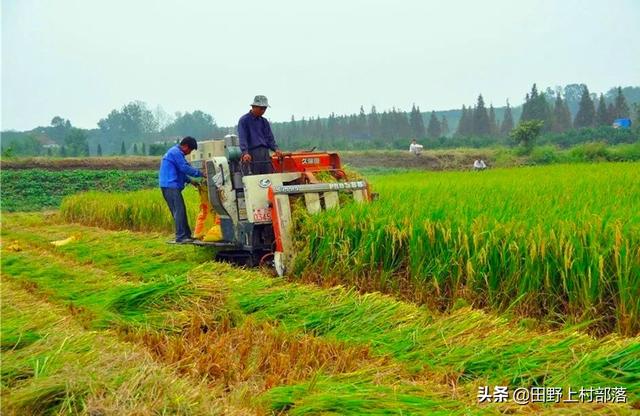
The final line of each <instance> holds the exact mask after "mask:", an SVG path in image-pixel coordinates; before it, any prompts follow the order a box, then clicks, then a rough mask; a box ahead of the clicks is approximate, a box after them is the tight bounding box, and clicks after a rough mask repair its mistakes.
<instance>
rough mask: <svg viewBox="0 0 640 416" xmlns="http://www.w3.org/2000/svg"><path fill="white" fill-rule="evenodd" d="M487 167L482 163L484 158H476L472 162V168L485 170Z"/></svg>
mask: <svg viewBox="0 0 640 416" xmlns="http://www.w3.org/2000/svg"><path fill="white" fill-rule="evenodd" d="M486 168H487V164H486V163H484V160H482V159H480V160H478V159H476V160H475V162H473V169H474V170H485V169H486Z"/></svg>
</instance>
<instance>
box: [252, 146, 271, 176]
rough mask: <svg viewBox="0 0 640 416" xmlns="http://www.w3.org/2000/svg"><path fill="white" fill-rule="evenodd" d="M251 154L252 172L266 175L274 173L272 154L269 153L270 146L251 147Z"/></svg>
mask: <svg viewBox="0 0 640 416" xmlns="http://www.w3.org/2000/svg"><path fill="white" fill-rule="evenodd" d="M249 154H250V155H251V174H252V175H264V174H267V173H273V163H271V155H269V148H268V147H262V146H261V147H256V148H253V149H249Z"/></svg>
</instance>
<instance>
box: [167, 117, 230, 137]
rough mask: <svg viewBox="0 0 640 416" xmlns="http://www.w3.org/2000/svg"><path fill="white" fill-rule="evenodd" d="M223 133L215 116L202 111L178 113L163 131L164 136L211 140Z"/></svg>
mask: <svg viewBox="0 0 640 416" xmlns="http://www.w3.org/2000/svg"><path fill="white" fill-rule="evenodd" d="M222 133H223V132H222V131H220V129H218V126H217V124H216V122H215V120H214V119H213V116H211V115H210V114H207V113H205V112H202V111H200V110H196V111H194V112H193V113H189V112H186V113H184V114H181V113H176V118H175V120H174V121H173V122H172V123H171V124H169V125H168V126H167V127H166V128H165V129H164V130H162V134H163V135H166V136H193V137H195V138H197V139H204V138H211V137H215V136H216V135H222Z"/></svg>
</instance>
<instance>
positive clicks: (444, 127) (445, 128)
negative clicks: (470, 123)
mask: <svg viewBox="0 0 640 416" xmlns="http://www.w3.org/2000/svg"><path fill="white" fill-rule="evenodd" d="M440 126H441V128H442V136H443V137H446V136H448V135H449V133H450V130H449V122H448V121H447V118H446V117H445V116H444V114H443V115H442V119H440Z"/></svg>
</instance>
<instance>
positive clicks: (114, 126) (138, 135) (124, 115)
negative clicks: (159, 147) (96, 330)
mask: <svg viewBox="0 0 640 416" xmlns="http://www.w3.org/2000/svg"><path fill="white" fill-rule="evenodd" d="M98 127H99V128H100V131H101V132H102V133H103V134H104V135H105V136H107V137H108V138H109V139H111V140H114V139H121V140H125V141H129V140H133V139H142V138H143V137H145V136H150V135H151V134H153V133H156V132H157V131H158V122H157V121H156V119H155V117H154V115H153V113H152V112H151V111H150V110H149V109H148V108H147V105H146V104H145V103H144V102H142V101H134V102H131V103H129V104H127V105H125V106H124V107H122V109H120V110H112V111H111V112H110V113H109V115H107V117H105V118H103V119H101V120H100V121H98Z"/></svg>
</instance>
